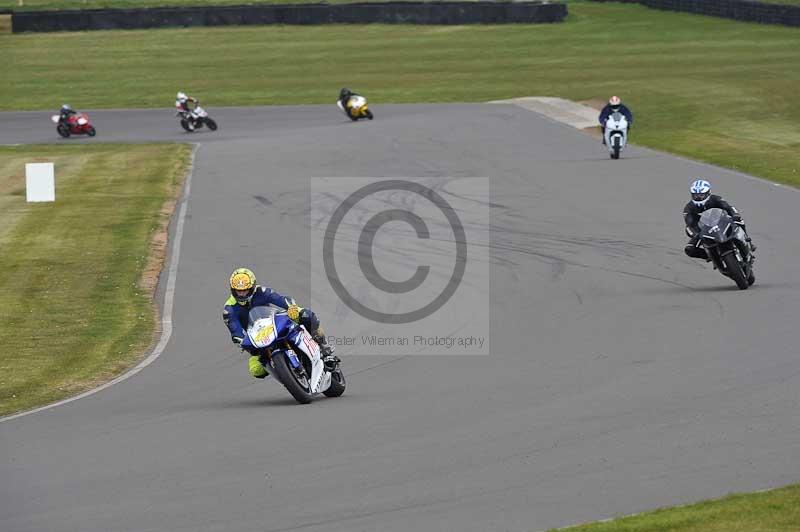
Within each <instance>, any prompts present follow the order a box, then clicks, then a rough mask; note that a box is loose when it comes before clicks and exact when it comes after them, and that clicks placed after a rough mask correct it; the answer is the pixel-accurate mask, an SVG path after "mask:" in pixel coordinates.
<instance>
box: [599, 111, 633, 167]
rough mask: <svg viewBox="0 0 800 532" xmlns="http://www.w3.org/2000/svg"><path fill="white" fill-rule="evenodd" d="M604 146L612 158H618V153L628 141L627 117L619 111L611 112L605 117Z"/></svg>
mask: <svg viewBox="0 0 800 532" xmlns="http://www.w3.org/2000/svg"><path fill="white" fill-rule="evenodd" d="M605 137H606V138H605V140H606V146H608V153H609V155H610V156H611V158H612V159H619V153H620V152H621V151H622V149H623V148H624V147H625V145H626V144H627V143H628V119H627V118H625V115H623V114H622V113H620V112H616V113H612V114H611V116H609V117H608V118H607V119H606V131H605Z"/></svg>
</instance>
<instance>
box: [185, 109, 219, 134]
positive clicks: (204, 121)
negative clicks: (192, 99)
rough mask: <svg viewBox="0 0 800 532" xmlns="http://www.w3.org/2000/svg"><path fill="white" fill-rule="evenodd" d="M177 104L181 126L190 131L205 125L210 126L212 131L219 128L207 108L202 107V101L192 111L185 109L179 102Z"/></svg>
mask: <svg viewBox="0 0 800 532" xmlns="http://www.w3.org/2000/svg"><path fill="white" fill-rule="evenodd" d="M175 106H176V107H178V112H177V113H176V116H179V117H181V127H182V128H183V129H185V130H186V131H188V132H189V133H191V132H193V131H194V130H196V129H199V128H201V127H203V125H205V126H206V127H208V129H210V130H211V131H216V130H217V123H216V122H215V121H214V119H212V118H211V117H209V116H208V113H207V112H206V110H205V109H203V108H202V107H200V102H197V103H196V105H195V108H194V109H193V110H191V111H184V110H183V109H181V108H180V105H179V104H177V103H176V104H175Z"/></svg>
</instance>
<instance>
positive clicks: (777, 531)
mask: <svg viewBox="0 0 800 532" xmlns="http://www.w3.org/2000/svg"><path fill="white" fill-rule="evenodd" d="M798 523H800V484H797V485H794V486H789V487H786V488H781V489H776V490H771V491H766V492H761V493H752V494H740V495H731V496H729V497H726V498H724V499H719V500H714V501H706V502H701V503H697V504H692V505H689V506H679V507H676V508H667V509H662V510H656V511H654V512H647V513H644V514H640V515H635V516H631V517H623V518H620V519H615V520H613V521H609V522H604V523H592V524H587V525H582V526H575V527H569V528H563V529H558V530H562V531H567V532H784V531H785V532H797V530H800V524H798Z"/></svg>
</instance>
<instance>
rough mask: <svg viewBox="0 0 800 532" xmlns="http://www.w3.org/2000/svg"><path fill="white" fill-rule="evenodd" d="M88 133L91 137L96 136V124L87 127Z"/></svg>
mask: <svg viewBox="0 0 800 532" xmlns="http://www.w3.org/2000/svg"><path fill="white" fill-rule="evenodd" d="M86 134H87V135H89V136H90V137H94V136H95V135H97V130H96V129H95V128H94V126H89V127H88V128H87V129H86Z"/></svg>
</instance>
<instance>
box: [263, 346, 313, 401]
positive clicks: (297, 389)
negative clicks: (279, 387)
mask: <svg viewBox="0 0 800 532" xmlns="http://www.w3.org/2000/svg"><path fill="white" fill-rule="evenodd" d="M272 367H273V369H274V370H275V376H276V377H278V380H279V381H281V384H283V386H284V387H285V388H286V389H287V390H288V391H289V393H290V394H292V397H294V398H295V400H296V401H297V402H298V403H300V404H304V405H307V404H308V403H310V402H311V401H313V400H314V394H312V393H311V392H310V385H309V383H308V376H302V375H298V373H297V371H295V369H294V368H292V367H291V366H290V365H289V362H288V361H287V360H286V355H285V354H284V353H281V352H276V353H274V354H273V355H272ZM301 369H302V368H301ZM298 371H300V370H298ZM302 371H303V375H305V370H302Z"/></svg>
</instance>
